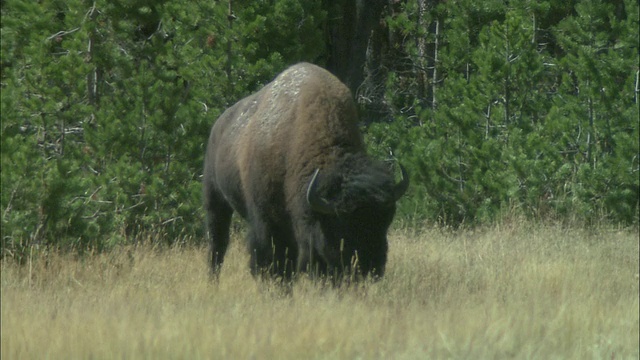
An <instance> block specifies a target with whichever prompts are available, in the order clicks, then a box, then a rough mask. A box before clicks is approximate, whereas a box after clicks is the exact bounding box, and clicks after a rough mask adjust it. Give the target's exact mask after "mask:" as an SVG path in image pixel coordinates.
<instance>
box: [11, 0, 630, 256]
mask: <svg viewBox="0 0 640 360" xmlns="http://www.w3.org/2000/svg"><path fill="white" fill-rule="evenodd" d="M1 11H2V25H1V31H2V33H1V35H2V53H1V64H0V66H1V68H0V69H1V90H2V103H1V106H2V108H1V110H2V112H1V114H2V163H1V165H2V178H1V180H2V249H1V250H2V252H1V256H3V257H4V256H18V257H20V256H21V255H22V254H23V252H24V251H27V249H29V248H30V246H31V245H34V244H42V245H49V246H54V247H59V248H63V249H79V250H81V251H84V250H87V249H93V250H102V249H108V248H110V247H111V246H113V245H115V244H120V243H125V242H132V241H135V240H136V239H138V238H139V237H140V236H149V235H150V234H151V236H152V237H153V238H154V239H156V241H159V242H166V243H177V242H194V243H198V242H202V241H204V237H203V223H202V221H203V220H202V219H203V211H202V210H201V185H200V181H201V173H202V161H203V154H204V144H205V141H206V139H207V137H208V133H209V130H210V128H211V125H212V124H213V122H214V121H215V119H216V118H217V117H218V116H219V115H220V114H221V113H222V111H224V109H226V108H227V107H228V106H230V105H232V104H233V103H235V102H236V101H237V100H239V99H241V98H242V97H244V96H246V95H248V94H250V93H252V92H254V91H256V90H257V89H259V88H260V87H261V86H263V85H264V84H265V83H267V82H269V81H270V80H271V79H272V78H273V77H274V76H275V75H276V74H277V73H279V72H280V71H282V70H283V69H285V68H286V67H288V66H289V65H291V64H294V63H296V62H299V61H308V62H312V63H315V64H318V65H321V66H324V67H326V68H328V69H329V70H330V71H332V72H333V73H334V74H336V75H337V76H338V77H339V78H340V79H341V80H343V81H344V82H345V83H346V84H347V85H348V86H349V87H350V88H351V89H352V91H353V93H354V96H355V98H356V100H357V102H358V104H359V106H360V110H361V122H362V128H363V131H364V133H365V138H366V140H367V144H368V146H369V147H370V152H371V153H372V154H373V155H374V156H376V157H379V158H383V159H385V158H389V157H393V158H395V159H397V160H398V161H400V162H401V163H402V164H403V165H405V167H406V168H407V169H408V170H409V172H410V174H411V180H412V185H411V187H410V190H409V192H408V195H407V196H405V197H404V199H403V200H401V202H400V204H399V211H398V215H397V218H398V221H399V222H400V223H401V224H404V225H406V226H415V227H419V226H424V224H438V225H444V226H452V227H458V226H482V225H485V224H491V223H494V222H496V221H501V220H504V219H505V218H509V217H512V216H521V217H525V218H529V219H533V220H536V221H538V220H539V221H547V220H550V221H559V222H563V223H564V222H566V223H571V224H579V225H580V226H589V225H590V224H600V223H603V222H604V223H609V224H614V225H616V226H638V222H639V210H638V197H639V186H640V185H639V176H640V174H639V167H640V166H639V159H638V156H639V149H638V138H639V133H638V128H639V120H638V96H639V93H638V89H639V85H638V81H639V79H638V77H639V73H638V71H639V70H638V69H639V67H638V51H639V50H638V2H637V0H612V1H595V0H566V1H553V0H542V1H531V0H511V1H504V0H488V1H471V0H450V1H435V0H431V1H427V0H385V1H380V0H378V1H365V0H321V1H311V0H304V1H303V0H263V1H240V0H235V1H214V0H207V1H204V0H196V1H186V2H178V1H167V0H156V1H151V0H127V1H125V0H112V1H106V0H95V1H91V0H64V1H62V0H40V1H33V0H3V1H2V2H1Z"/></svg>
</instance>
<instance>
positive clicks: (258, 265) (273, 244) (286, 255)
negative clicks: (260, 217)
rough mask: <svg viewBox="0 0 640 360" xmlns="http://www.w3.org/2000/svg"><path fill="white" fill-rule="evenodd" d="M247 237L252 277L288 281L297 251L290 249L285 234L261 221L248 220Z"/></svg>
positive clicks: (291, 274) (287, 236) (293, 248)
mask: <svg viewBox="0 0 640 360" xmlns="http://www.w3.org/2000/svg"><path fill="white" fill-rule="evenodd" d="M250 223H251V228H250V230H249V234H248V235H247V243H248V246H249V253H250V254H251V259H250V266H251V273H252V274H253V276H255V277H258V276H261V277H275V278H281V279H282V280H285V281H289V280H291V278H292V276H293V269H294V259H296V257H297V249H296V248H295V247H291V246H290V244H289V241H288V240H289V239H290V238H291V237H290V236H289V235H288V234H287V233H285V232H284V231H282V230H281V229H278V228H277V227H273V226H271V227H270V226H268V225H266V224H265V223H264V222H262V221H257V220H255V219H252V220H250Z"/></svg>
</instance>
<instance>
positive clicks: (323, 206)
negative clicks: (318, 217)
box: [307, 169, 335, 214]
mask: <svg viewBox="0 0 640 360" xmlns="http://www.w3.org/2000/svg"><path fill="white" fill-rule="evenodd" d="M318 172H320V169H316V172H315V173H313V177H312V178H311V182H309V187H308V188H307V202H308V203H309V206H311V210H313V211H315V212H319V213H322V214H333V213H335V210H334V208H333V206H331V204H330V203H329V202H328V201H327V200H325V199H323V198H322V197H321V196H320V195H319V194H318V191H317V187H318V181H317V178H318Z"/></svg>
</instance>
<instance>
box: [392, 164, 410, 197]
mask: <svg viewBox="0 0 640 360" xmlns="http://www.w3.org/2000/svg"><path fill="white" fill-rule="evenodd" d="M398 165H399V166H400V171H401V172H402V180H400V182H399V183H397V184H396V185H395V186H394V187H393V199H394V201H398V200H399V199H400V198H401V197H402V195H404V193H406V192H407V189H408V188H409V174H407V169H405V168H404V166H402V165H401V164H398Z"/></svg>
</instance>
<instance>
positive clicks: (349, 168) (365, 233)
mask: <svg viewBox="0 0 640 360" xmlns="http://www.w3.org/2000/svg"><path fill="white" fill-rule="evenodd" d="M400 168H401V170H402V181H400V182H399V183H398V184H396V183H395V181H394V177H393V175H392V174H391V172H390V171H389V167H388V166H386V165H384V164H382V163H379V162H376V161H373V160H371V159H369V158H367V157H366V156H364V155H349V156H346V157H344V158H343V159H342V160H341V161H340V162H338V163H337V164H335V166H334V167H332V168H328V169H323V170H321V171H320V170H316V172H315V174H314V175H313V178H312V179H311V181H310V183H309V186H308V189H307V202H308V204H309V207H310V209H311V211H312V212H313V214H314V217H316V218H318V219H319V223H320V228H321V231H322V236H321V237H320V238H321V239H322V240H321V242H322V243H321V244H315V245H316V248H317V250H318V251H319V252H320V254H321V255H322V256H323V257H324V258H325V260H326V261H327V265H328V267H329V268H330V269H332V270H333V271H337V272H343V271H349V270H350V271H354V270H355V271H358V272H360V273H362V274H363V275H365V276H366V275H373V276H374V277H379V276H382V275H383V274H384V268H385V264H386V261H387V230H388V229H389V225H390V224H391V221H392V220H393V216H394V214H395V210H396V201H397V200H398V199H399V198H400V197H401V196H402V195H403V194H404V193H405V191H406V190H407V187H408V186H409V177H408V175H407V173H406V171H405V169H404V168H403V167H402V166H400ZM354 265H356V266H355V267H354Z"/></svg>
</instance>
